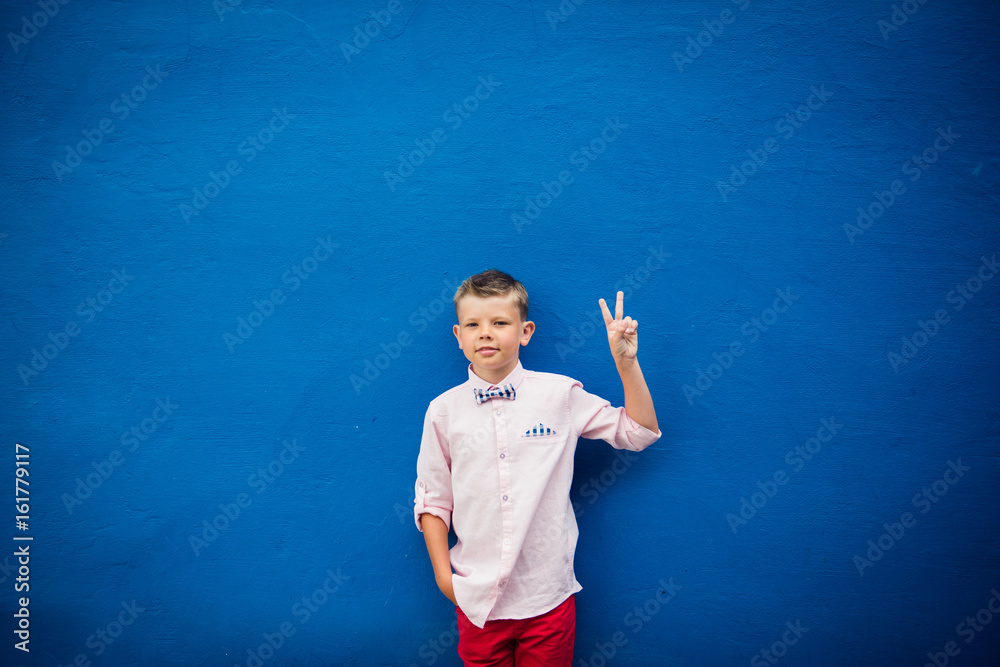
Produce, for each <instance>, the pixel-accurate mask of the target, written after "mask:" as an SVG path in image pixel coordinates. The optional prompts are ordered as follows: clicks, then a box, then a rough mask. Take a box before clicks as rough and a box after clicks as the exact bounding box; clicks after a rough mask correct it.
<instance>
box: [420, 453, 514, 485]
mask: <svg viewBox="0 0 1000 667" xmlns="http://www.w3.org/2000/svg"><path fill="white" fill-rule="evenodd" d="M503 457H504V454H503V452H501V453H500V458H503ZM420 486H423V484H421V485H420Z"/></svg>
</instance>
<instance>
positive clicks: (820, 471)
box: [0, 0, 1000, 667]
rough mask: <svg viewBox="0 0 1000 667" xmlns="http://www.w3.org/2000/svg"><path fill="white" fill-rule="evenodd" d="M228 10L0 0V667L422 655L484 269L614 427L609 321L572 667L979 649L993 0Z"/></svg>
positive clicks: (986, 638)
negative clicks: (435, 449) (523, 294)
mask: <svg viewBox="0 0 1000 667" xmlns="http://www.w3.org/2000/svg"><path fill="white" fill-rule="evenodd" d="M223 2H224V0H219V2H216V3H214V4H213V2H211V1H210V0H201V1H199V2H191V1H186V2H129V3H109V2H104V3H86V2H81V1H79V0H77V1H75V2H73V1H70V2H65V3H63V2H61V0H43V1H42V2H26V1H16V2H14V1H8V2H4V3H3V9H2V15H0V26H2V28H3V33H4V34H5V35H6V37H5V39H4V41H3V44H2V52H0V75H2V77H3V87H2V89H3V95H2V97H0V104H2V110H3V117H4V119H5V126H4V139H3V140H2V141H0V151H2V155H0V157H2V160H3V166H4V174H3V179H2V183H0V192H2V195H3V200H2V201H3V202H4V213H3V218H2V223H0V262H2V265H3V267H4V271H3V278H2V309H3V312H2V313H0V314H2V317H0V332H2V341H3V345H2V351H0V355H2V360H3V363H2V367H3V368H4V369H5V373H6V380H5V381H4V382H2V383H0V401H2V402H0V406H2V422H0V433H2V438H3V440H4V445H3V450H4V452H6V453H5V454H4V463H3V468H4V469H5V470H7V471H8V475H14V474H15V473H14V470H15V466H16V463H15V453H16V452H15V443H23V444H24V445H25V446H27V447H28V449H29V457H28V458H27V459H26V460H28V461H29V463H28V466H27V469H28V470H29V471H30V477H29V478H28V479H29V480H30V483H31V486H30V500H29V505H30V507H29V508H28V509H29V512H28V516H29V520H28V529H27V530H24V531H21V530H17V529H16V527H12V528H11V531H10V535H11V536H12V537H13V536H15V535H16V536H20V537H25V536H28V537H32V538H33V540H32V541H30V542H28V541H26V540H25V541H14V540H11V539H10V538H6V539H8V541H9V544H8V546H6V547H4V548H3V549H2V551H0V553H3V554H4V556H3V557H2V558H0V565H2V571H0V580H2V583H0V585H2V589H0V590H2V601H3V612H2V614H0V616H2V617H3V618H4V619H6V620H4V621H3V622H2V624H0V631H2V632H0V636H3V637H6V639H5V640H4V645H3V649H2V650H3V651H4V654H3V655H4V657H3V658H2V661H3V662H4V664H17V665H21V664H25V665H36V664H37V665H70V664H74V661H76V664H79V665H86V664H94V665H125V664H142V665H175V664H176V665H181V664H205V665H234V664H236V665H255V664H268V665H277V664H280V665H331V664H341V663H344V664H361V665H420V666H425V665H431V664H435V665H455V664H458V659H457V657H456V654H455V649H454V646H453V642H454V635H453V634H452V632H451V627H452V622H453V618H454V612H453V610H452V608H451V607H450V605H449V603H448V602H447V601H446V600H445V599H444V597H443V596H441V595H440V593H439V592H438V591H437V589H436V588H435V586H434V581H433V577H432V574H431V569H430V565H429V562H428V560H427V555H426V551H425V548H424V543H423V539H422V536H421V535H420V534H419V533H418V532H417V531H416V529H415V528H414V526H413V525H412V520H411V518H410V512H411V508H412V492H413V481H414V476H415V462H416V455H417V450H418V444H419V435H420V427H421V421H422V417H423V413H424V410H425V408H426V405H427V403H428V401H430V399H431V398H433V397H434V396H436V395H437V394H438V393H440V392H442V391H444V390H445V389H447V388H449V387H451V386H453V385H454V384H457V383H459V382H461V381H463V380H464V378H465V368H466V362H465V360H464V357H463V356H462V355H461V353H460V351H459V350H458V349H457V345H456V343H455V341H454V339H453V337H452V334H451V331H450V327H451V325H452V323H453V317H454V316H453V313H452V311H451V309H450V305H449V304H450V297H451V294H452V292H453V290H454V286H455V285H456V284H457V282H458V281H460V280H461V279H463V278H465V277H466V276H468V275H470V274H472V273H475V272H478V271H480V270H482V269H485V268H488V267H491V266H497V267H499V268H502V269H503V270H505V271H508V272H509V273H511V274H512V275H514V276H515V277H517V278H518V279H520V280H521V281H522V282H524V283H525V285H526V286H527V287H528V290H529V293H530V295H531V300H532V301H531V303H532V310H531V317H532V319H533V320H534V321H535V322H536V323H537V326H538V330H537V333H536V335H535V336H534V338H533V339H532V342H531V344H530V345H529V346H528V347H527V348H526V349H525V350H524V351H523V354H522V361H523V363H524V365H525V367H526V368H531V369H535V370H543V371H550V372H557V373H565V374H568V375H572V376H574V377H576V378H578V379H580V380H581V381H582V382H583V383H584V386H585V387H586V388H587V389H588V390H589V391H591V392H593V393H596V394H599V395H602V396H604V397H606V398H608V399H609V400H611V401H612V402H614V403H616V404H620V402H621V400H622V395H621V384H620V381H619V379H618V377H617V374H616V373H615V370H614V366H613V364H612V362H611V357H610V353H609V351H608V349H607V344H606V341H605V339H604V337H603V333H602V332H601V331H597V333H595V331H594V328H593V326H592V324H593V321H594V316H595V315H596V313H597V311H598V307H597V300H598V299H599V298H601V297H604V298H606V299H611V298H613V296H614V291H615V290H616V288H617V289H624V290H625V291H626V297H627V299H626V313H627V314H630V315H632V316H633V317H635V318H637V319H638V320H639V321H640V322H641V324H642V326H641V328H640V334H641V335H640V354H639V357H640V359H641V361H642V365H643V370H644V372H645V375H646V377H647V379H648V382H649V384H650V386H651V388H652V392H653V396H654V399H655V402H656V406H657V412H658V416H659V421H660V424H661V428H662V430H663V433H664V436H663V438H662V439H661V441H660V442H658V443H657V444H656V445H655V446H654V447H652V448H651V449H649V450H647V451H645V452H643V453H642V454H640V455H636V456H635V457H633V458H631V459H628V460H619V459H616V458H615V452H614V450H612V449H611V448H610V447H608V446H606V445H605V444H604V443H601V442H591V441H583V442H581V444H580V447H579V450H578V454H577V472H576V483H575V486H574V490H573V494H572V497H573V500H574V502H575V503H576V504H577V507H578V514H579V523H580V529H581V539H580V542H579V547H578V552H577V571H578V572H577V576H578V578H579V580H580V581H581V583H582V584H583V587H584V590H583V591H582V592H581V593H580V594H579V596H578V606H579V621H578V630H577V633H578V634H577V649H576V658H577V660H576V663H575V664H577V665H580V664H584V665H591V666H593V667H599V666H600V665H601V664H605V663H607V664H614V665H649V664H662V665H741V664H744V665H745V664H750V665H764V664H775V662H776V661H780V663H781V664H787V665H843V664H859V665H894V664H908V665H921V664H925V663H931V664H933V663H932V662H931V661H932V660H934V661H936V662H937V663H938V664H943V663H944V662H946V661H947V662H948V663H949V664H954V665H963V666H968V665H985V664H987V663H988V658H989V657H990V656H993V655H996V654H997V653H998V652H1000V619H997V618H996V617H995V616H994V614H993V612H992V611H990V605H992V606H993V609H1000V606H998V605H1000V598H997V599H993V598H992V596H994V595H998V596H1000V594H997V593H996V591H998V590H1000V568H998V563H1000V549H998V544H997V541H996V535H997V530H998V527H1000V526H998V516H997V514H998V513H997V492H996V488H997V487H996V480H997V475H998V472H1000V463H998V459H997V455H998V444H1000V429H998V425H1000V415H998V410H997V405H998V400H997V389H998V380H997V370H998V365H1000V356H998V350H997V344H996V340H997V333H998V325H1000V316H998V309H997V305H998V294H1000V277H998V276H996V275H994V274H995V273H996V272H997V267H996V265H995V264H994V262H995V258H996V257H997V255H998V254H1000V234H998V229H997V185H998V183H1000V169H998V167H1000V165H998V160H997V148H998V142H997V126H998V125H997V121H998V113H997V101H998V100H997V89H998V83H1000V81H998V79H1000V67H998V62H997V61H998V58H997V56H998V50H1000V49H998V46H997V44H998V41H997V38H998V32H1000V31H998V24H997V19H998V10H997V7H996V5H995V3H993V2H987V1H986V0H979V1H974V0H966V1H964V2H958V1H957V0H953V1H951V2H939V1H934V2H924V1H923V0H907V2H903V3H896V4H893V3H890V2H888V1H886V2H874V3H872V2H861V1H859V0H849V1H845V2H838V3H830V2H817V1H814V0H808V1H807V2H787V1H786V2H775V3H763V2H757V1H756V0H735V1H732V0H715V1H714V2H670V3H658V2H657V3H654V2H620V3H611V2H599V1H597V0H590V1H588V2H585V3H582V4H579V5H577V4H573V3H572V2H571V0H566V1H565V2H563V3H562V4H561V5H559V4H558V3H557V2H556V0H552V1H551V2H548V3H545V2H540V3H538V2H536V3H534V4H533V5H532V4H531V3H520V2H516V3H507V4H506V5H505V4H503V3H496V2H490V3H482V4H479V3H475V6H474V7H470V6H468V3H458V2H441V1H440V0H437V1H431V2H420V3H415V2H410V1H409V0H399V3H398V4H396V3H387V2H382V1H381V0H376V1H373V2H358V1H352V2H341V3H292V2H286V1H284V0H273V1H270V2H265V1H264V0H243V2H241V3H237V4H236V5H234V6H231V5H229V4H223ZM46 12H48V14H46ZM372 12H375V14H374V15H373V14H372ZM373 21H375V22H373ZM378 21H381V22H382V23H383V24H384V25H380V24H379V23H378ZM38 26H40V27H38ZM365 31H368V32H369V34H370V35H372V36H370V37H369V36H366V35H365ZM859 209H860V211H861V213H864V215H860V214H859ZM859 218H860V220H859ZM986 278H989V279H986ZM963 290H964V292H965V293H964V295H963V293H962V291H963ZM904 341H905V342H904ZM797 448H799V449H798V451H796V450H797ZM958 471H960V472H958ZM7 484H8V486H7V488H8V494H10V490H11V486H12V484H13V483H12V481H11V480H10V478H9V477H8V482H7ZM925 490H926V491H925ZM6 497H7V503H8V504H7V505H6V510H5V511H6V512H7V513H8V514H7V517H8V519H7V520H9V521H11V522H12V524H9V525H12V526H13V522H14V520H15V519H14V513H15V510H14V509H12V508H11V507H10V504H9V503H10V500H11V496H10V495H7V496H6ZM25 544H29V545H30V565H29V566H28V567H29V568H30V575H29V581H28V582H27V583H28V584H29V585H30V601H29V605H28V613H29V614H30V626H29V631H30V644H29V646H30V649H31V652H30V654H24V653H22V652H20V651H16V650H14V648H13V643H14V641H15V640H16V636H15V635H13V634H12V630H14V629H16V628H17V626H16V622H17V619H16V618H14V617H13V614H15V613H18V610H19V608H20V605H19V603H18V601H17V600H16V598H17V597H20V596H23V595H24V593H15V590H14V586H15V585H16V579H17V576H18V575H17V569H16V568H17V562H16V561H17V559H16V557H15V556H14V555H13V554H14V551H15V549H17V548H18V547H19V546H23V545H25ZM991 600H992V601H991ZM980 610H985V611H980ZM977 614H978V616H979V620H978V621H977V620H976V616H977ZM969 616H971V617H972V620H971V622H967V621H966V620H965V619H966V617H969ZM974 628H978V630H976V629H974ZM268 641H270V642H271V644H273V645H276V646H277V648H276V649H272V648H271V646H270V645H269V644H268V643H267V642H268ZM949 642H951V644H949ZM765 650H766V651H768V654H767V655H764V654H763V653H762V651H765ZM949 650H950V651H951V655H948V653H947V652H948V651H949Z"/></svg>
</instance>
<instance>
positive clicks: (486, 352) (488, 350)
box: [476, 347, 500, 357]
mask: <svg viewBox="0 0 1000 667" xmlns="http://www.w3.org/2000/svg"><path fill="white" fill-rule="evenodd" d="M499 351H500V350H498V349H497V348H495V347H481V348H479V349H478V350H476V352H478V353H479V354H481V355H483V356H484V357H492V356H493V355H494V354H496V353H497V352H499Z"/></svg>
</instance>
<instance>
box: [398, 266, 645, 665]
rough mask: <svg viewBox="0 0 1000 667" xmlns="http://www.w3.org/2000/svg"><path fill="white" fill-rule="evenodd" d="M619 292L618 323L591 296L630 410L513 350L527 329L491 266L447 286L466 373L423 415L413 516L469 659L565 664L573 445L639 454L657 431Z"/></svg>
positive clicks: (570, 619) (513, 289)
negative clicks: (598, 444)
mask: <svg viewBox="0 0 1000 667" xmlns="http://www.w3.org/2000/svg"><path fill="white" fill-rule="evenodd" d="M622 299H623V295H622V293H621V292H618V295H617V304H616V306H615V316H614V318H612V317H611V313H610V312H609V311H608V307H607V304H606V303H605V302H604V299H600V301H599V303H600V306H601V310H602V312H603V313H604V322H605V324H606V326H607V333H608V343H609V344H610V346H611V354H612V356H613V357H614V360H615V366H616V367H617V368H618V373H619V375H621V379H622V385H623V387H624V389H625V407H624V408H612V407H611V405H610V404H609V403H608V402H607V401H605V400H603V399H601V398H599V397H597V396H594V395H593V394H589V393H587V392H585V391H584V390H583V388H582V387H583V385H581V384H580V383H579V382H577V381H576V380H573V379H572V378H569V377H566V376H564V375H555V374H551V373H536V372H533V371H527V370H524V369H523V368H522V367H521V362H520V361H519V360H518V352H519V346H521V345H527V344H528V341H529V340H530V339H531V335H532V333H534V330H535V323H534V322H530V321H528V294H527V292H526V291H525V289H524V286H523V285H521V283H519V282H518V281H516V280H514V279H513V278H511V277H510V276H509V275H507V274H506V273H503V272H501V271H497V270H496V269H490V270H488V271H484V272H483V273H480V274H477V275H474V276H472V277H470V278H468V279H467V280H465V282H463V283H462V285H461V286H460V287H459V288H458V291H457V292H456V293H455V313H456V315H457V317H458V324H456V325H455V326H454V333H455V338H457V339H458V347H459V349H461V350H462V352H463V353H464V354H465V357H466V358H467V359H468V360H469V362H470V364H469V379H468V381H467V382H465V383H463V384H461V385H459V386H457V387H454V388H453V389H451V390H449V391H446V392H445V393H443V394H441V395H440V396H438V397H437V398H435V399H434V400H433V401H431V404H430V406H429V407H428V409H427V414H426V416H425V418H424V428H423V436H422V439H421V442H420V454H419V456H418V457H417V482H416V487H415V488H416V499H415V500H414V503H415V507H414V517H415V519H416V523H417V528H418V529H419V530H421V531H422V532H423V533H424V540H425V542H426V544H427V553H428V555H429V556H430V560H431V565H432V566H433V568H434V578H435V580H436V582H437V585H438V588H440V589H441V592H442V593H444V595H445V596H446V597H447V598H448V599H449V600H451V601H452V603H454V604H455V605H456V608H457V609H456V614H457V616H458V627H459V634H458V653H459V656H460V657H461V658H462V660H463V662H464V663H465V664H466V665H514V664H516V665H518V666H521V667H523V666H525V665H544V666H546V667H550V666H552V665H566V666H567V667H570V666H571V665H572V662H573V641H574V638H575V628H576V610H575V606H574V594H575V593H576V592H577V591H579V590H581V586H580V584H579V583H578V582H577V580H576V577H575V576H574V573H573V555H574V552H575V550H576V540H577V535H578V531H577V525H576V516H575V515H574V513H573V507H572V503H571V502H570V499H569V490H570V484H571V483H572V481H573V454H574V451H575V449H576V443H577V439H578V438H580V437H583V438H592V439H603V440H605V441H607V442H608V443H610V444H611V445H612V446H613V447H615V448H618V449H622V448H625V449H631V450H634V451H639V450H642V449H645V448H646V447H648V446H649V445H651V444H652V443H653V442H655V441H656V440H657V439H658V438H659V437H660V435H661V434H660V431H659V428H658V427H657V423H656V413H655V411H654V409H653V399H652V398H651V397H650V394H649V389H648V387H647V386H646V381H645V380H644V379H643V377H642V371H641V370H639V362H638V361H637V360H636V351H637V349H638V336H637V334H636V329H637V327H638V322H636V321H634V320H633V319H632V318H631V317H626V318H624V319H622ZM449 525H451V526H453V527H454V529H455V535H456V537H457V538H458V541H457V543H456V544H455V547H454V548H453V549H451V551H450V553H449V550H448V528H449Z"/></svg>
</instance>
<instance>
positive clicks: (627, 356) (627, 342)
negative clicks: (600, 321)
mask: <svg viewBox="0 0 1000 667" xmlns="http://www.w3.org/2000/svg"><path fill="white" fill-rule="evenodd" d="M624 299H625V294H624V293H623V292H618V298H617V302H616V303H615V316H614V318H612V317H611V311H609V310H608V304H607V303H605V302H604V299H600V300H599V301H598V303H600V304H601V312H602V313H604V324H605V325H607V327H608V345H610V346H611V355H612V356H613V357H614V358H615V363H618V362H621V361H633V360H634V359H635V355H636V352H638V351H639V335H638V334H637V333H636V332H635V331H636V329H637V328H638V327H639V322H638V321H636V320H633V319H632V318H631V317H626V318H625V319H622V301H624Z"/></svg>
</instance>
